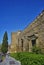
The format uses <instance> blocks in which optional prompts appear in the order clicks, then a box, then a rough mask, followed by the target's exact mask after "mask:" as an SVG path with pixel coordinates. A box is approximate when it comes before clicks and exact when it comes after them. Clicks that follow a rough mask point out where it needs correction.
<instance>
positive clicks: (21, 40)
mask: <svg viewBox="0 0 44 65" xmlns="http://www.w3.org/2000/svg"><path fill="white" fill-rule="evenodd" d="M11 36H12V38H11V45H10V46H11V48H10V50H11V51H10V52H25V51H27V52H32V47H33V46H34V45H35V44H36V46H37V47H40V48H41V50H42V51H43V52H44V11H42V12H41V13H40V14H39V15H38V16H37V17H36V19H35V20H34V21H33V22H32V23H31V24H30V25H28V26H27V28H25V29H24V30H23V31H22V32H16V33H12V34H11Z"/></svg>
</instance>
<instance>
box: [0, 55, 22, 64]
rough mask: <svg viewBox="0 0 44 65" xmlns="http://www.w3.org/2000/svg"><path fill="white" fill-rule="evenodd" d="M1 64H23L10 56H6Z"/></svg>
mask: <svg viewBox="0 0 44 65" xmlns="http://www.w3.org/2000/svg"><path fill="white" fill-rule="evenodd" d="M0 65H21V63H20V62H19V61H17V60H15V59H14V58H12V57H10V56H6V58H5V60H4V61H3V62H1V63H0Z"/></svg>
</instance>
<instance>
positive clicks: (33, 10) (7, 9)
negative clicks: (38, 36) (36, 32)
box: [0, 0, 44, 43]
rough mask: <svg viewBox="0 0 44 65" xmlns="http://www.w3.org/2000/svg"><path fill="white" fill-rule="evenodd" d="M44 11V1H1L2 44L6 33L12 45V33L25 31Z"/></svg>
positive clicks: (0, 40) (0, 27)
mask: <svg viewBox="0 0 44 65" xmlns="http://www.w3.org/2000/svg"><path fill="white" fill-rule="evenodd" d="M43 9H44V0H0V43H2V40H3V35H4V32H5V31H7V32H8V39H9V40H8V41H9V43H11V32H12V31H13V32H15V31H18V30H24V28H25V27H26V26H27V25H28V24H30V23H31V22H32V21H33V19H35V18H36V16H37V15H38V14H39V13H40V12H41V11H42V10H43Z"/></svg>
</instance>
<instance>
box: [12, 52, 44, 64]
mask: <svg viewBox="0 0 44 65" xmlns="http://www.w3.org/2000/svg"><path fill="white" fill-rule="evenodd" d="M11 56H12V57H13V58H16V59H17V60H19V61H20V62H21V65H44V55H42V54H32V53H29V52H22V53H16V54H11Z"/></svg>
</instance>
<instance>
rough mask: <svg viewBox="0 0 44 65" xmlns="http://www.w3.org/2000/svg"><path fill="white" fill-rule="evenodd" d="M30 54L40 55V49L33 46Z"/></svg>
mask: <svg viewBox="0 0 44 65" xmlns="http://www.w3.org/2000/svg"><path fill="white" fill-rule="evenodd" d="M32 52H34V53H36V54H39V53H42V52H41V49H40V48H39V47H36V46H34V47H33V48H32Z"/></svg>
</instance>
